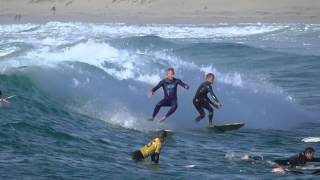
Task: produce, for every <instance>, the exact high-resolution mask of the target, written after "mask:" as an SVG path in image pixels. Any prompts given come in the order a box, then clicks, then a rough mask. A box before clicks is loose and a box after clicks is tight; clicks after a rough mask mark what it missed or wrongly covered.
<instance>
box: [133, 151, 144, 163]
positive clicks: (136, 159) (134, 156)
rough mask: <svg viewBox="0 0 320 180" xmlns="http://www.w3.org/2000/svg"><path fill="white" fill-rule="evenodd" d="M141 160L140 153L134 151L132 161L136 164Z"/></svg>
mask: <svg viewBox="0 0 320 180" xmlns="http://www.w3.org/2000/svg"><path fill="white" fill-rule="evenodd" d="M143 159H144V158H143V155H142V153H141V151H135V152H133V153H132V160H134V161H136V162H138V161H142V160H143Z"/></svg>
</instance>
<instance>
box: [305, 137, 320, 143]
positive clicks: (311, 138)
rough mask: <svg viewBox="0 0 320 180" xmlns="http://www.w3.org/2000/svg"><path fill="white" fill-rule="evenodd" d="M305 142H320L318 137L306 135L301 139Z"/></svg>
mask: <svg viewBox="0 0 320 180" xmlns="http://www.w3.org/2000/svg"><path fill="white" fill-rule="evenodd" d="M302 141H303V142H306V143H320V137H307V138H303V139H302Z"/></svg>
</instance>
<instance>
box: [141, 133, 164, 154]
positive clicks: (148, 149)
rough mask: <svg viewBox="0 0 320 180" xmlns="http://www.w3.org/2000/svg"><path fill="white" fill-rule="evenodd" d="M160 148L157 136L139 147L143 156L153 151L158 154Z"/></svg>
mask: <svg viewBox="0 0 320 180" xmlns="http://www.w3.org/2000/svg"><path fill="white" fill-rule="evenodd" d="M161 148H162V144H161V141H160V139H159V138H155V139H154V140H153V141H151V142H150V143H149V144H147V145H145V146H144V147H143V148H141V149H140V152H141V154H142V155H143V157H144V158H146V157H149V156H151V155H153V154H154V153H158V154H160V152H161Z"/></svg>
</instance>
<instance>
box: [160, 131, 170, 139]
mask: <svg viewBox="0 0 320 180" xmlns="http://www.w3.org/2000/svg"><path fill="white" fill-rule="evenodd" d="M167 134H168V133H167V131H165V130H161V131H160V132H159V138H166V137H167Z"/></svg>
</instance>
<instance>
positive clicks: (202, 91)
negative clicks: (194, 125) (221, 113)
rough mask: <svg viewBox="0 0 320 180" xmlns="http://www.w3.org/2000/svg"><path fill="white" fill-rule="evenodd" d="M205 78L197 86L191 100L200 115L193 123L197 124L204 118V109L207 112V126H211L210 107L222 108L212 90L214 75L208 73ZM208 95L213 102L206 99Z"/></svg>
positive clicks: (211, 113) (211, 110) (211, 109)
mask: <svg viewBox="0 0 320 180" xmlns="http://www.w3.org/2000/svg"><path fill="white" fill-rule="evenodd" d="M206 77H207V81H205V82H204V83H202V84H201V85H200V86H199V88H198V90H197V92H196V95H195V96H194V98H193V104H194V106H195V107H196V109H197V111H198V112H199V114H200V115H199V116H198V117H197V118H196V119H195V121H196V122H199V121H200V120H201V119H203V118H204V117H205V115H206V114H205V112H204V109H206V110H207V111H208V112H209V115H208V116H209V126H212V119H213V108H212V107H211V105H212V106H214V107H215V108H217V109H219V108H221V107H222V104H221V102H220V101H219V99H218V98H217V96H216V95H215V94H214V92H213V90H212V84H213V83H214V79H215V76H214V74H212V73H209V74H207V76H206ZM208 94H209V95H210V97H211V98H212V99H213V101H214V102H213V101H211V99H210V98H209V97H208Z"/></svg>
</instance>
